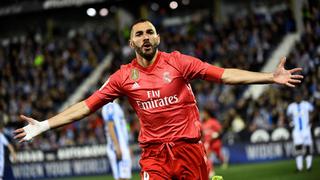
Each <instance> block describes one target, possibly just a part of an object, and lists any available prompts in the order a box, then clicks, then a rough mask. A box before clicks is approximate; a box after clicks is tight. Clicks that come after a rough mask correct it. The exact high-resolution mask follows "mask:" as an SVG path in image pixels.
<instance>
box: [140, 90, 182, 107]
mask: <svg viewBox="0 0 320 180" xmlns="http://www.w3.org/2000/svg"><path fill="white" fill-rule="evenodd" d="M147 96H148V98H149V99H150V100H148V101H136V102H137V104H138V106H139V107H140V108H141V109H144V110H148V109H154V108H157V107H164V106H168V105H171V104H176V103H178V102H179V99H178V96H177V95H176V94H175V95H172V96H165V97H161V96H160V90H157V91H147Z"/></svg>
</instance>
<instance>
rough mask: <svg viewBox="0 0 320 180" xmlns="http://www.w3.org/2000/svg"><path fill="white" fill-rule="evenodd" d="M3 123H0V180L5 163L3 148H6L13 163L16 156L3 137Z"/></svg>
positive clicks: (0, 179)
mask: <svg viewBox="0 0 320 180" xmlns="http://www.w3.org/2000/svg"><path fill="white" fill-rule="evenodd" d="M3 127H4V126H3V123H2V122H0V180H2V179H3V175H4V169H5V168H4V165H5V163H4V161H5V156H4V155H5V154H4V146H7V147H8V149H9V151H10V154H11V156H12V158H13V161H15V160H16V159H17V155H16V152H15V150H14V148H13V146H12V145H11V144H10V143H9V142H8V140H7V138H6V137H5V136H4V135H3V133H2V132H3Z"/></svg>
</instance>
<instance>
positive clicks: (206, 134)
mask: <svg viewBox="0 0 320 180" xmlns="http://www.w3.org/2000/svg"><path fill="white" fill-rule="evenodd" d="M201 115H202V137H203V144H204V147H205V149H206V152H207V157H208V169H209V177H212V176H214V175H215V172H214V164H213V162H212V161H211V154H212V153H214V154H215V155H216V157H217V158H218V159H219V161H220V163H221V164H222V165H223V166H224V167H226V163H225V161H224V157H223V154H222V151H221V148H222V141H221V135H222V130H223V129H222V126H221V124H220V122H219V121H218V120H217V119H216V118H214V116H213V113H212V112H211V111H210V109H208V108H204V109H203V110H202V111H201Z"/></svg>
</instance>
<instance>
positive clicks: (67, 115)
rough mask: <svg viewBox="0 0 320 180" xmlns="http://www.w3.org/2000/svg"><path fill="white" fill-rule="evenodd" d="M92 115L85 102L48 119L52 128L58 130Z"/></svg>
mask: <svg viewBox="0 0 320 180" xmlns="http://www.w3.org/2000/svg"><path fill="white" fill-rule="evenodd" d="M89 114H90V109H89V108H88V106H87V105H86V103H85V102H84V101H81V102H78V103H76V104H74V105H72V106H70V107H69V108H67V109H66V110H64V111H63V112H61V113H59V114H57V115H56V116H53V117H52V118H50V119H48V122H49V126H50V128H56V127H59V126H62V125H65V124H69V123H72V122H74V121H77V120H80V119H82V118H84V117H86V116H88V115H89Z"/></svg>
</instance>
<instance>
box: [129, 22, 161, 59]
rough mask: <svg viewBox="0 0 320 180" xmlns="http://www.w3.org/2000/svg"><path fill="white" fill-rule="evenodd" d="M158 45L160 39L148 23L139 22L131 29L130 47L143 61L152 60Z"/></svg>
mask: <svg viewBox="0 0 320 180" xmlns="http://www.w3.org/2000/svg"><path fill="white" fill-rule="evenodd" d="M159 43H160V37H159V35H158V34H157V32H156V30H155V27H154V26H153V25H152V24H151V23H150V22H148V21H146V22H141V23H138V24H136V25H134V26H133V27H132V30H131V38H130V46H131V47H132V48H133V49H134V50H135V51H136V52H137V53H138V54H139V55H140V56H141V57H143V58H144V59H146V60H148V61H151V60H152V59H153V57H154V55H155V53H156V52H157V49H158V45H159Z"/></svg>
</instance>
